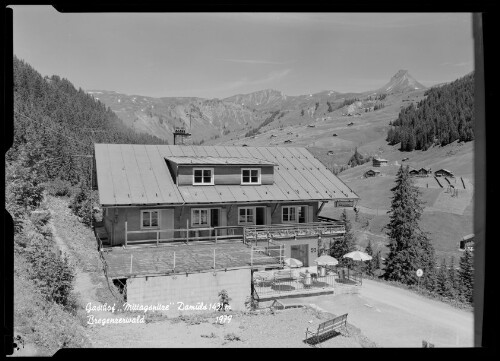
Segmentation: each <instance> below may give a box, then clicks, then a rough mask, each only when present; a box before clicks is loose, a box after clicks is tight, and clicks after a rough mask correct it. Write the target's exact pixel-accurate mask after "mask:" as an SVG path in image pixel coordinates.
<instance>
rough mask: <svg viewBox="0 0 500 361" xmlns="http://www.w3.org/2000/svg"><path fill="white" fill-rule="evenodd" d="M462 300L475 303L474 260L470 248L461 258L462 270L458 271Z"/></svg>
mask: <svg viewBox="0 0 500 361" xmlns="http://www.w3.org/2000/svg"><path fill="white" fill-rule="evenodd" d="M458 280H459V291H460V298H461V300H462V301H464V302H469V303H472V302H473V289H474V258H473V253H472V251H470V250H469V249H468V248H466V249H465V252H464V253H463V255H462V257H461V258H460V269H459V271H458Z"/></svg>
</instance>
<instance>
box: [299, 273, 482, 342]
mask: <svg viewBox="0 0 500 361" xmlns="http://www.w3.org/2000/svg"><path fill="white" fill-rule="evenodd" d="M296 302H302V303H306V304H314V305H317V306H319V307H321V308H323V309H324V310H326V311H328V312H332V313H335V314H343V313H348V314H349V316H348V321H349V322H350V323H352V324H353V325H355V326H357V327H359V328H361V329H362V330H363V333H364V334H365V335H366V336H367V337H369V338H370V339H371V340H373V341H374V342H376V343H377V345H379V346H381V347H421V345H422V340H426V341H429V342H431V343H433V344H434V345H435V346H436V347H473V346H474V314H473V313H472V312H470V311H465V310H460V309H457V308H454V307H452V306H450V305H447V304H445V303H443V302H439V301H435V300H431V299H428V298H425V297H422V296H419V295H417V294H415V293H413V292H410V291H407V290H404V289H401V288H398V287H393V286H390V285H386V284H383V283H381V282H376V281H371V280H363V286H361V288H360V292H359V294H357V295H356V294H353V295H351V294H341V295H334V296H318V297H307V298H302V299H297V300H296Z"/></svg>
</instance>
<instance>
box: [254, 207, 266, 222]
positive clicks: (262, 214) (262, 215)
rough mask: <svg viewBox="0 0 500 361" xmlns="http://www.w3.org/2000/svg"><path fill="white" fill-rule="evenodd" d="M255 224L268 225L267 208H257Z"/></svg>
mask: <svg viewBox="0 0 500 361" xmlns="http://www.w3.org/2000/svg"><path fill="white" fill-rule="evenodd" d="M255 224H256V225H258V226H259V225H264V224H266V207H256V208H255Z"/></svg>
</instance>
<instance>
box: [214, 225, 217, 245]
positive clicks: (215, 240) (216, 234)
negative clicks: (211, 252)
mask: <svg viewBox="0 0 500 361" xmlns="http://www.w3.org/2000/svg"><path fill="white" fill-rule="evenodd" d="M214 230H215V244H217V228H214Z"/></svg>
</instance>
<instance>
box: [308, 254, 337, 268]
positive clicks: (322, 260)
mask: <svg viewBox="0 0 500 361" xmlns="http://www.w3.org/2000/svg"><path fill="white" fill-rule="evenodd" d="M314 262H315V263H316V264H317V265H318V266H336V265H338V264H339V261H337V260H336V259H335V258H333V257H332V256H328V255H326V254H325V255H323V256H321V257H319V258H317V259H316V260H315V261H314Z"/></svg>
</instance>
